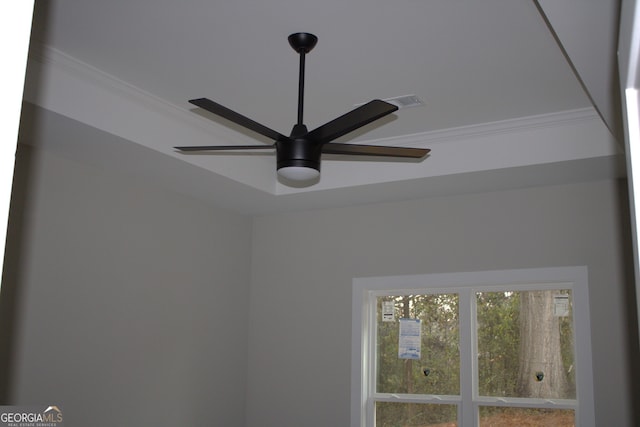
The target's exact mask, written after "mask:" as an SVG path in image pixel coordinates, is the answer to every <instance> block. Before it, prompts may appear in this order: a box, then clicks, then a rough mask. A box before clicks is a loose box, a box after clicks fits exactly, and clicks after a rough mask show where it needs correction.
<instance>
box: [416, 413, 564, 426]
mask: <svg viewBox="0 0 640 427" xmlns="http://www.w3.org/2000/svg"><path fill="white" fill-rule="evenodd" d="M424 427H458V425H457V424H456V423H444V424H432V425H429V426H424ZM459 427H462V426H459ZM480 427H575V420H574V416H573V413H566V412H558V413H554V414H539V415H523V414H520V413H517V412H513V413H503V414H499V415H491V416H489V417H485V418H483V419H482V421H481V423H480Z"/></svg>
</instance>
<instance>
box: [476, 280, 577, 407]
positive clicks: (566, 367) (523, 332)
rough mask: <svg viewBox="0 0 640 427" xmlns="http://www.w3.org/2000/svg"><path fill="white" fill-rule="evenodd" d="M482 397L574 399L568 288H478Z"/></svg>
mask: <svg viewBox="0 0 640 427" xmlns="http://www.w3.org/2000/svg"><path fill="white" fill-rule="evenodd" d="M476 303H477V320H478V377H479V378H478V391H479V393H480V395H481V396H507V397H530V398H545V399H574V398H575V396H576V391H575V373H574V370H573V367H574V358H573V357H574V355H573V322H572V313H571V291H570V290H545V291H523V292H478V293H477V294H476Z"/></svg>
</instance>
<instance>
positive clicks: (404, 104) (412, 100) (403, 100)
mask: <svg viewBox="0 0 640 427" xmlns="http://www.w3.org/2000/svg"><path fill="white" fill-rule="evenodd" d="M383 101H386V102H388V103H389V104H393V105H395V106H396V107H398V109H402V108H409V107H419V106H421V105H424V102H422V100H421V99H420V98H418V97H417V96H416V95H404V96H396V97H394V98H386V99H383ZM361 105H364V103H361V104H356V105H355V106H356V107H359V106H361Z"/></svg>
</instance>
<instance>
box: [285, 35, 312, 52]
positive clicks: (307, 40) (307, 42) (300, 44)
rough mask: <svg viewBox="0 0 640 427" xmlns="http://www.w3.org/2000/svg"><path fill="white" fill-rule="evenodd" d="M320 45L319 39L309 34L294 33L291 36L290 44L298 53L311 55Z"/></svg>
mask: <svg viewBox="0 0 640 427" xmlns="http://www.w3.org/2000/svg"><path fill="white" fill-rule="evenodd" d="M316 43H318V37H316V36H314V35H313V34H309V33H294V34H291V35H290V36H289V44H290V45H291V47H292V48H293V50H295V51H296V52H298V53H309V52H311V50H312V49H313V48H314V47H315V46H316Z"/></svg>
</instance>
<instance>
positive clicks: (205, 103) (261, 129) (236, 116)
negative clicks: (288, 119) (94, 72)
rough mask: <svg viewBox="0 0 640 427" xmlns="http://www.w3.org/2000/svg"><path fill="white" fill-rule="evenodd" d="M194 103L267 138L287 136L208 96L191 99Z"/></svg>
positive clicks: (283, 137)
mask: <svg viewBox="0 0 640 427" xmlns="http://www.w3.org/2000/svg"><path fill="white" fill-rule="evenodd" d="M189 102H190V103H192V104H193V105H197V106H198V107H200V108H203V109H205V110H207V111H209V112H210V113H213V114H215V115H217V116H220V117H224V118H225V119H227V120H230V121H232V122H233V123H235V124H238V125H240V126H243V127H245V128H247V129H250V130H252V131H254V132H257V133H259V134H260V135H263V136H266V137H267V138H271V139H273V140H274V141H276V140H278V139H286V138H287V137H286V136H284V135H282V134H281V133H280V132H276V131H275V130H273V129H269V128H268V127H266V126H264V125H261V124H260V123H258V122H254V121H253V120H251V119H250V118H248V117H245V116H243V115H242V114H240V113H236V112H235V111H233V110H230V109H228V108H227V107H225V106H224V105H220V104H218V103H217V102H213V101H212V100H210V99H207V98H198V99H191V100H189Z"/></svg>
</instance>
